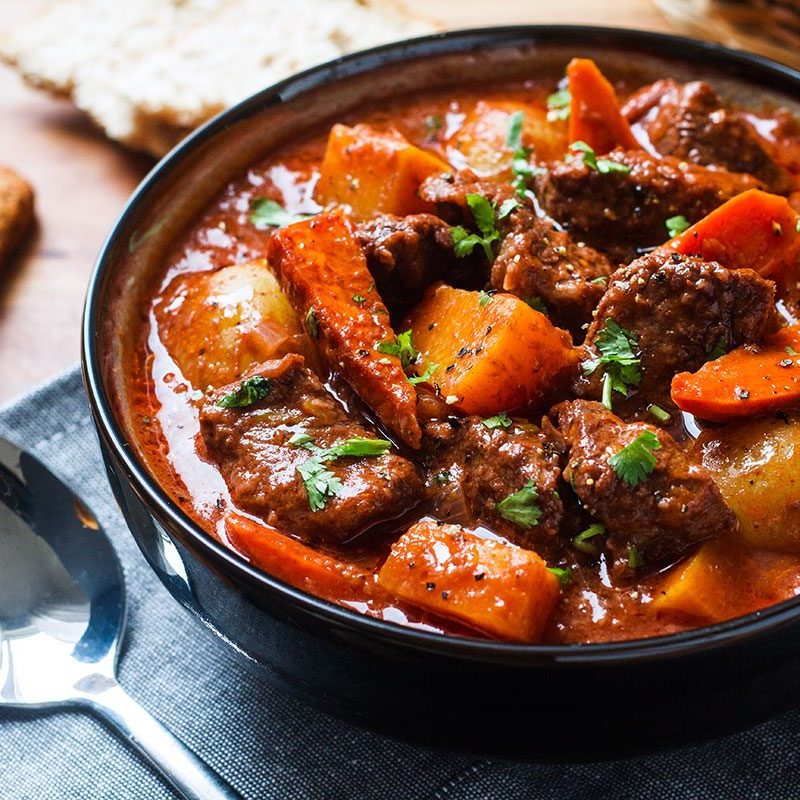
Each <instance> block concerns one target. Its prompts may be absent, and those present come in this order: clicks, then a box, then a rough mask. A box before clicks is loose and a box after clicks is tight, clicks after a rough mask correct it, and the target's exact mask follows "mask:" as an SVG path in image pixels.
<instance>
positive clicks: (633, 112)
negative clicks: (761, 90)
mask: <svg viewBox="0 0 800 800" xmlns="http://www.w3.org/2000/svg"><path fill="white" fill-rule="evenodd" d="M623 114H625V116H626V117H627V118H628V121H629V122H631V123H636V122H638V123H639V124H641V126H642V127H643V128H644V130H645V131H646V133H647V136H648V138H649V139H650V143H651V144H652V145H653V147H654V148H655V149H656V150H657V151H658V152H659V153H660V154H661V155H664V156H675V157H677V158H682V159H685V160H686V161H691V162H692V163H694V164H702V165H704V166H717V167H723V168H724V169H727V170H730V171H731V172H748V173H750V174H751V175H754V176H755V177H756V178H758V179H759V180H760V181H763V182H764V184H765V185H766V186H767V187H768V188H769V190H770V191H772V192H777V193H778V194H786V193H788V192H790V191H791V190H792V186H793V183H794V181H793V179H792V176H791V175H790V174H789V172H787V170H785V169H784V168H783V167H782V166H780V165H779V164H777V163H776V162H775V160H774V159H773V157H772V156H771V155H770V153H769V152H768V151H767V149H766V147H765V145H764V142H763V141H762V140H761V138H760V137H759V135H758V133H756V131H755V130H754V129H753V126H752V125H751V124H750V123H749V122H748V121H747V120H746V119H745V118H744V117H743V116H742V114H740V113H739V112H737V111H732V110H729V109H726V108H725V106H724V105H723V104H722V101H721V100H720V98H719V96H718V95H717V94H716V92H715V91H714V90H713V89H712V88H711V87H710V86H709V85H708V84H707V83H704V82H702V81H692V82H691V83H684V84H680V83H676V82H675V81H673V80H670V79H667V80H660V81H656V82H655V83H653V84H651V85H650V86H645V87H643V88H642V89H640V90H639V91H638V92H636V93H635V94H634V95H632V96H631V98H630V99H629V100H628V102H627V103H626V104H625V107H624V108H623Z"/></svg>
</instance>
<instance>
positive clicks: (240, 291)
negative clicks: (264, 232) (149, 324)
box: [155, 259, 318, 390]
mask: <svg viewBox="0 0 800 800" xmlns="http://www.w3.org/2000/svg"><path fill="white" fill-rule="evenodd" d="M155 316H156V322H157V325H158V335H159V337H160V338H161V342H162V343H163V345H164V347H166V349H167V352H168V353H169V354H170V356H172V358H173V359H174V360H175V362H176V364H177V365H178V367H180V370H181V372H182V373H183V375H184V377H185V378H186V379H187V380H188V381H189V382H190V383H191V384H192V386H194V387H195V388H197V389H203V390H205V389H206V388H207V387H209V386H222V385H224V384H226V383H231V382H232V381H235V380H236V379H237V378H239V377H240V376H241V375H242V373H243V372H245V371H246V370H247V368H248V367H249V366H250V365H251V364H254V363H258V362H260V361H266V360H267V359H270V358H279V357H280V356H283V355H286V354H287V353H300V354H302V355H304V356H305V357H306V360H307V361H308V362H309V364H310V365H312V366H313V365H314V364H316V363H317V360H318V357H317V355H316V348H315V347H314V344H313V342H312V341H311V340H310V339H309V338H308V336H307V335H306V334H305V333H304V332H303V328H302V326H301V324H300V321H299V319H298V318H297V315H296V314H295V313H294V310H293V309H292V307H291V305H290V304H289V301H288V300H287V299H286V298H285V297H284V295H283V293H282V292H281V290H280V287H279V286H278V282H277V280H276V279H275V277H274V276H273V274H272V272H270V270H269V268H268V267H267V262H266V261H265V260H264V259H259V260H256V261H249V262H247V263H245V264H234V265H232V266H230V267H223V268H222V269H220V270H214V271H208V272H190V273H187V274H185V275H179V276H177V277H176V278H174V279H173V280H172V282H171V283H170V284H169V286H168V287H167V288H166V290H165V291H164V293H163V295H162V296H161V297H160V298H159V300H158V302H157V304H156V306H155Z"/></svg>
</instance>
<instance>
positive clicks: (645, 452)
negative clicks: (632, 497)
mask: <svg viewBox="0 0 800 800" xmlns="http://www.w3.org/2000/svg"><path fill="white" fill-rule="evenodd" d="M660 449H661V442H660V441H659V440H658V436H656V435H655V434H654V433H653V431H642V432H641V433H640V434H639V435H638V436H637V437H636V438H635V439H634V440H633V441H631V442H630V443H628V444H626V445H625V447H623V448H622V450H620V451H619V452H618V453H615V454H614V455H613V456H611V457H610V458H609V459H608V463H609V464H611V466H612V467H613V468H614V472H616V473H617V476H618V477H619V478H620V479H621V480H623V481H625V483H627V484H628V485H629V486H636V485H637V484H639V483H641V482H642V481H643V480H644V479H645V478H646V477H647V476H648V475H649V474H650V473H651V472H652V471H653V470H654V469H655V467H656V457H655V456H654V455H653V452H654V451H655V450H660Z"/></svg>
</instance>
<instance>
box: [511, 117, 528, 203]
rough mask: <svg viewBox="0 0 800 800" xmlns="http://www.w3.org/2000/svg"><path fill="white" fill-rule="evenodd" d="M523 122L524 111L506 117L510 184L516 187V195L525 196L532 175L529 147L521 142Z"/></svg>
mask: <svg viewBox="0 0 800 800" xmlns="http://www.w3.org/2000/svg"><path fill="white" fill-rule="evenodd" d="M524 123H525V112H524V111H515V112H514V113H513V114H512V115H511V116H510V117H509V119H508V133H507V134H506V142H507V144H508V146H509V147H510V148H511V150H512V151H513V155H512V157H511V171H512V172H513V173H514V180H513V181H511V185H512V186H513V187H514V189H516V192H517V194H518V195H521V196H522V197H524V196H525V190H526V189H527V188H528V181H529V180H530V179H531V178H532V177H533V168H532V167H531V162H530V155H531V151H530V148H528V147H525V145H523V144H522V126H523V124H524Z"/></svg>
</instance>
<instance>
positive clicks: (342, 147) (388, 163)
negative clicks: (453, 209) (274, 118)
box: [317, 125, 450, 219]
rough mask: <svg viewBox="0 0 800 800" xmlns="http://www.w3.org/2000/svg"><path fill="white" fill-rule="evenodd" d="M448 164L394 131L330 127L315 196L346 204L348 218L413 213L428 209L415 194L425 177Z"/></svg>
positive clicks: (340, 126) (357, 126) (367, 127)
mask: <svg viewBox="0 0 800 800" xmlns="http://www.w3.org/2000/svg"><path fill="white" fill-rule="evenodd" d="M448 169H450V167H449V165H448V164H446V163H445V162H444V161H442V160H441V159H439V158H437V157H436V156H434V155H432V154H431V153H428V152H426V151H425V150H421V149H420V148H419V147H415V146H414V145H413V144H411V143H410V142H409V141H408V140H407V139H406V138H405V137H404V136H402V135H401V134H400V133H398V132H397V131H394V130H390V131H378V130H375V129H373V128H371V127H370V126H369V125H356V126H355V127H354V128H348V127H347V126H346V125H334V126H333V127H332V128H331V132H330V136H329V137H328V147H327V149H326V150H325V158H324V160H323V162H322V168H321V174H320V178H319V183H318V184H317V199H318V201H319V202H320V203H322V204H323V205H325V204H327V203H331V202H333V203H341V204H343V205H348V206H350V209H351V213H352V214H353V216H354V217H358V218H361V219H369V218H370V217H372V216H373V215H374V214H375V213H376V212H383V213H386V214H397V215H398V216H405V215H406V214H417V213H422V212H426V211H432V210H433V209H432V207H431V205H430V204H429V203H425V202H424V201H422V200H420V198H419V197H418V196H417V190H418V189H419V187H420V184H421V183H422V182H423V181H424V180H425V178H427V177H429V176H430V175H435V174H437V173H439V172H446V171H447V170H448Z"/></svg>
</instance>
